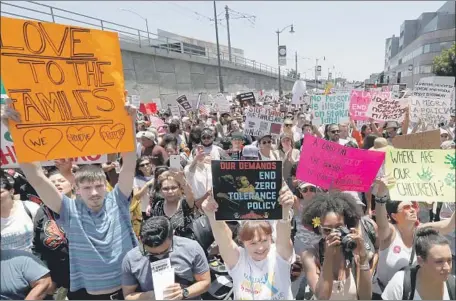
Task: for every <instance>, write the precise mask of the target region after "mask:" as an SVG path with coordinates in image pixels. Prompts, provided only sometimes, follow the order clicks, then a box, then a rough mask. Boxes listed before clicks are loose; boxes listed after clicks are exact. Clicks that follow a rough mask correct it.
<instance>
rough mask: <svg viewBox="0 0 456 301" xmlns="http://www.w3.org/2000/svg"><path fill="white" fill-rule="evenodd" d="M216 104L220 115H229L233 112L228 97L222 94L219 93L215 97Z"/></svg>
mask: <svg viewBox="0 0 456 301" xmlns="http://www.w3.org/2000/svg"><path fill="white" fill-rule="evenodd" d="M214 102H215V105H216V106H217V110H218V111H219V113H220V114H221V113H229V112H230V111H231V104H230V102H229V101H228V99H227V98H226V96H225V95H223V94H222V93H218V94H217V95H215V97H214Z"/></svg>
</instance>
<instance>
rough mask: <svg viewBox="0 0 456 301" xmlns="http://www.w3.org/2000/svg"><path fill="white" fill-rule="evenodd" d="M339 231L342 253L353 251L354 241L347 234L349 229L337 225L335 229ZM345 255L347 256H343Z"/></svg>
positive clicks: (346, 253)
mask: <svg viewBox="0 0 456 301" xmlns="http://www.w3.org/2000/svg"><path fill="white" fill-rule="evenodd" d="M337 230H338V231H339V233H340V241H341V244H342V251H343V253H344V255H348V254H352V253H353V251H354V250H355V249H356V241H355V240H353V238H351V237H350V236H348V234H350V230H348V228H347V227H339V228H338V229H337ZM345 257H347V256H345Z"/></svg>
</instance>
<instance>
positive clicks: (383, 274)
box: [375, 177, 455, 289]
mask: <svg viewBox="0 0 456 301" xmlns="http://www.w3.org/2000/svg"><path fill="white" fill-rule="evenodd" d="M388 180H389V179H387V178H386V177H385V178H382V179H379V180H377V181H376V184H378V185H379V189H378V192H377V197H376V200H375V201H376V206H375V211H376V222H377V225H378V240H379V242H380V252H379V260H378V268H377V279H378V280H379V284H380V287H381V288H382V289H383V288H384V287H385V286H386V285H387V284H388V282H389V281H390V279H391V278H392V277H393V276H394V274H395V273H396V272H397V271H399V270H401V269H402V268H404V267H406V266H407V265H408V263H409V260H410V257H411V253H412V246H413V236H414V233H415V230H416V229H417V228H422V227H432V228H433V229H435V230H437V231H439V233H440V234H442V235H447V234H449V233H451V232H452V231H454V227H455V216H454V213H453V215H452V217H451V218H450V219H448V220H444V221H439V222H432V223H424V224H420V223H419V220H418V217H417V214H418V212H417V208H418V207H417V205H416V204H414V203H412V202H409V201H407V202H406V201H403V202H396V201H392V200H389V196H388V189H387V187H386V186H387V185H386V183H387V182H388ZM379 196H380V197H379ZM388 218H389V219H388ZM413 261H416V256H415V258H414V259H413Z"/></svg>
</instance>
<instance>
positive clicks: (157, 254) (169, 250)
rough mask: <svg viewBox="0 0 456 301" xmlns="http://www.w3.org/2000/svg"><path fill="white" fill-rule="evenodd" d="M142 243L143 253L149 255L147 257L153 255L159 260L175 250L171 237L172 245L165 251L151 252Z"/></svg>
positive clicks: (153, 257) (152, 256)
mask: <svg viewBox="0 0 456 301" xmlns="http://www.w3.org/2000/svg"><path fill="white" fill-rule="evenodd" d="M140 245H142V250H141V251H142V252H141V253H142V255H143V256H147V257H151V258H152V259H155V260H159V259H162V258H164V257H165V256H166V255H168V254H170V253H171V252H173V249H174V240H173V239H172V238H171V245H170V246H169V248H168V249H166V250H165V251H163V252H161V253H150V252H149V251H147V250H146V248H145V247H144V245H143V244H142V243H141V244H140Z"/></svg>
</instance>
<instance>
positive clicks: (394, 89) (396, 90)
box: [391, 85, 401, 98]
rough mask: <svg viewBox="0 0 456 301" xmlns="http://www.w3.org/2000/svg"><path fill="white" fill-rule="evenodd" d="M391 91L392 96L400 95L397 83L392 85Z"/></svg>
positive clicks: (397, 96)
mask: <svg viewBox="0 0 456 301" xmlns="http://www.w3.org/2000/svg"><path fill="white" fill-rule="evenodd" d="M391 92H392V93H393V97H394V98H399V96H400V95H401V94H400V91H399V85H393V89H392V90H391Z"/></svg>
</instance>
